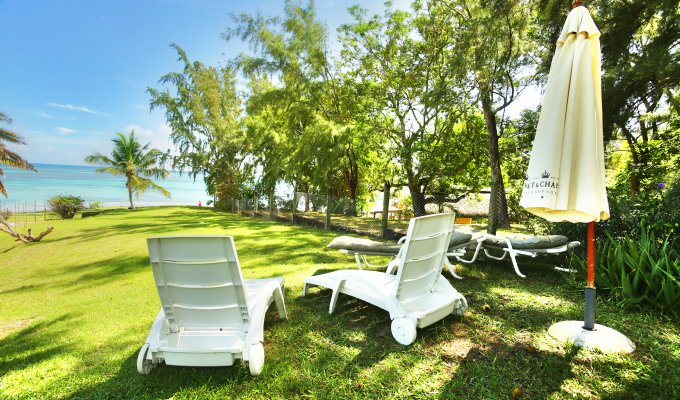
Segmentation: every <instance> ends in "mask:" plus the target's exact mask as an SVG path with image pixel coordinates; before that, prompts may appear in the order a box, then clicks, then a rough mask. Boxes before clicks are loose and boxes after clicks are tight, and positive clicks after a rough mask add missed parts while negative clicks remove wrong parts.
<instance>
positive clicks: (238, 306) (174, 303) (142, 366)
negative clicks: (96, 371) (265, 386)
mask: <svg viewBox="0 0 680 400" xmlns="http://www.w3.org/2000/svg"><path fill="white" fill-rule="evenodd" d="M147 245H148V247H149V258H150V260H151V268H152V270H153V276H154V280H155V282H156V287H157V289H158V295H159V296H160V300H161V304H162V308H161V310H160V312H159V313H158V316H157V317H156V320H155V321H154V322H153V325H152V326H151V331H150V332H149V336H148V337H147V339H146V342H145V343H144V346H142V349H141V351H140V352H139V356H138V357H137V370H138V371H139V373H140V374H144V375H146V374H148V373H149V372H150V371H151V369H152V368H153V367H155V366H156V365H158V364H159V363H161V362H165V364H167V365H179V366H194V367H217V366H230V365H233V364H234V361H235V360H237V359H242V360H244V361H248V366H249V368H250V373H251V374H252V375H258V374H259V373H260V372H261V371H262V367H263V365H264V348H263V346H262V341H263V325H264V317H265V313H266V311H267V308H268V307H269V306H270V305H271V303H272V302H275V303H276V307H277V309H278V312H279V316H280V317H281V319H286V307H285V304H284V300H283V278H271V279H248V280H244V279H243V276H242V274H241V267H240V265H239V262H238V257H237V255H236V248H235V246H234V241H233V239H232V237H231V236H169V237H154V238H149V239H147Z"/></svg>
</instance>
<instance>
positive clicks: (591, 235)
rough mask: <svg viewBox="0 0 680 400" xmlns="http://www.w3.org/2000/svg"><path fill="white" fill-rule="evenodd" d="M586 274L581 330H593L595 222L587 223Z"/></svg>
mask: <svg viewBox="0 0 680 400" xmlns="http://www.w3.org/2000/svg"><path fill="white" fill-rule="evenodd" d="M587 242H588V273H587V277H586V291H585V293H586V307H585V316H584V318H583V329H587V330H589V331H592V330H593V329H594V328H595V222H589V223H588V238H587Z"/></svg>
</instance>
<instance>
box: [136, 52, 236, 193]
mask: <svg viewBox="0 0 680 400" xmlns="http://www.w3.org/2000/svg"><path fill="white" fill-rule="evenodd" d="M172 47H173V48H174V49H175V50H176V51H177V53H178V55H179V61H181V62H182V63H183V64H184V69H183V71H182V72H181V73H180V72H171V73H169V74H166V75H164V76H163V77H161V79H160V83H161V84H163V85H168V86H169V88H165V90H160V89H155V88H148V92H149V94H150V95H151V109H156V108H160V109H164V110H165V119H166V121H167V123H168V125H169V126H170V127H171V128H172V133H171V135H170V137H171V139H172V141H173V143H174V145H175V146H176V148H177V153H178V154H177V155H176V156H175V157H174V158H173V167H174V168H177V169H179V170H180V171H183V172H187V173H189V174H190V176H192V177H193V178H194V179H195V178H196V176H198V175H202V176H203V179H204V181H205V183H206V187H207V189H208V193H209V194H210V195H216V196H217V197H218V198H219V199H220V200H223V201H224V200H226V199H227V198H238V197H239V196H240V189H241V184H242V183H243V181H244V179H245V178H244V175H243V174H244V171H243V163H244V160H245V158H246V157H247V154H246V153H245V152H244V134H243V129H242V124H241V111H242V109H241V100H240V98H239V97H238V95H237V92H236V75H235V72H234V70H233V69H232V68H231V67H211V66H206V65H204V64H202V63H200V62H199V61H195V62H191V61H190V60H189V58H188V57H187V54H186V52H184V50H182V48H181V47H179V46H177V45H176V44H173V45H172ZM171 89H172V90H171Z"/></svg>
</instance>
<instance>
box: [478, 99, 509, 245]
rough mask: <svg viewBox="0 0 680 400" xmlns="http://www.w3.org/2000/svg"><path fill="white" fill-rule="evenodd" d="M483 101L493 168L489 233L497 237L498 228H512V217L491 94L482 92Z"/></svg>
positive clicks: (490, 159) (490, 161)
mask: <svg viewBox="0 0 680 400" xmlns="http://www.w3.org/2000/svg"><path fill="white" fill-rule="evenodd" d="M481 100H482V111H483V112H484V121H485V122H486V132H487V138H488V141H489V166H490V167H491V198H490V199H489V225H488V228H487V232H488V233H490V234H492V235H495V234H496V230H497V229H498V228H501V227H509V226H510V217H509V216H508V202H507V199H506V197H505V187H504V185H503V172H502V171H501V155H500V152H499V150H498V128H497V124H496V114H495V113H494V112H493V108H492V105H491V94H490V93H488V92H482V93H481Z"/></svg>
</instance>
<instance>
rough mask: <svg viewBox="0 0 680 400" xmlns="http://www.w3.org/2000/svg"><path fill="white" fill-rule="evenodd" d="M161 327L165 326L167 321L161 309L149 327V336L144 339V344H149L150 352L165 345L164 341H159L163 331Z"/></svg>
mask: <svg viewBox="0 0 680 400" xmlns="http://www.w3.org/2000/svg"><path fill="white" fill-rule="evenodd" d="M163 325H166V326H167V321H166V319H165V312H164V311H163V308H162V307H161V310H160V311H159V312H158V314H157V315H156V319H155V320H154V321H153V324H152V325H151V330H150V331H149V336H147V338H146V343H148V344H149V348H150V349H151V351H153V352H156V351H158V349H159V348H160V347H162V346H165V345H166V342H165V341H161V340H160V336H161V331H162V330H163Z"/></svg>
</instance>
